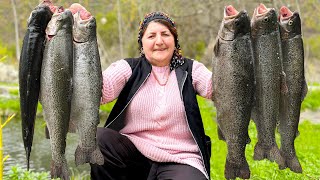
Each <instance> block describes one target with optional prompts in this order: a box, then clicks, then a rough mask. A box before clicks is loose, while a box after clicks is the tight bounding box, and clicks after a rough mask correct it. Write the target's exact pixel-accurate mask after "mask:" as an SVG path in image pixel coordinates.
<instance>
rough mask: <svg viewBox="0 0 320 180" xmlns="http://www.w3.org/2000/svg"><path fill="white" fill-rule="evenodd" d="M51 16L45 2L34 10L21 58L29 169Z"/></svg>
mask: <svg viewBox="0 0 320 180" xmlns="http://www.w3.org/2000/svg"><path fill="white" fill-rule="evenodd" d="M51 16H52V12H51V11H50V8H49V7H48V6H45V5H39V6H37V7H36V8H35V9H34V10H33V11H32V12H31V14H30V17H29V19H28V28H27V32H26V34H25V36H24V40H23V45H22V50H21V56H20V62H19V94H20V112H21V124H22V138H23V143H24V148H25V151H26V157H27V169H28V170H29V166H30V153H31V147H32V141H33V134H34V124H35V118H36V113H37V106H38V99H39V92H40V75H41V65H42V58H43V50H44V43H45V29H46V27H47V24H48V22H49V21H50V19H51Z"/></svg>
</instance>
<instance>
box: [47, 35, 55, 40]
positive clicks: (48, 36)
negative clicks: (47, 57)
mask: <svg viewBox="0 0 320 180" xmlns="http://www.w3.org/2000/svg"><path fill="white" fill-rule="evenodd" d="M54 36H55V35H49V34H48V35H47V39H48V41H51V39H52V38H53V37H54Z"/></svg>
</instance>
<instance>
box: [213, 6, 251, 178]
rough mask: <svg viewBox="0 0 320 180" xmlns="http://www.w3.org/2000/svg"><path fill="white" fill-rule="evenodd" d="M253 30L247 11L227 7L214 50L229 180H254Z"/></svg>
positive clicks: (219, 120) (215, 87)
mask: <svg viewBox="0 0 320 180" xmlns="http://www.w3.org/2000/svg"><path fill="white" fill-rule="evenodd" d="M250 30H251V29H250V18H249V16H248V14H247V12H246V11H244V10H243V11H240V12H238V11H237V10H236V9H235V8H234V7H233V6H231V5H230V6H227V7H225V10H224V18H223V20H222V23H221V27H220V30H219V32H218V36H217V41H216V44H215V46H214V57H213V68H212V72H213V75H212V81H213V82H212V84H213V98H212V100H213V102H214V105H215V107H216V109H217V123H218V128H219V135H220V137H219V138H220V139H222V140H225V141H226V143H227V149H228V154H227V157H226V164H225V171H224V175H225V178H226V179H235V178H236V177H240V178H243V179H249V178H250V169H249V165H248V162H247V160H246V157H245V147H246V144H247V143H248V141H249V136H248V125H249V122H250V113H251V109H252V103H253V90H254V69H253V52H252V44H251V37H250Z"/></svg>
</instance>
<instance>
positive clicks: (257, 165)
mask: <svg viewBox="0 0 320 180" xmlns="http://www.w3.org/2000/svg"><path fill="white" fill-rule="evenodd" d="M0 86H1V87H4V86H7V85H6V84H0ZM9 86H10V87H12V86H17V85H12V84H10V85H9ZM7 93H9V95H10V99H8V98H6V97H4V96H0V110H1V111H0V112H2V113H3V112H7V113H6V114H8V112H9V114H12V113H16V112H19V98H18V91H17V90H16V89H15V88H13V89H9V90H8V91H7ZM0 94H1V93H0ZM198 99H199V106H200V109H201V115H202V118H203V121H204V126H205V131H206V134H207V135H209V136H210V137H211V140H212V157H211V170H210V173H211V177H212V179H213V180H220V179H224V165H225V158H226V154H227V150H226V143H225V142H223V141H220V140H218V138H217V133H216V132H217V129H216V127H217V125H216V123H215V109H214V107H213V104H212V102H210V101H207V100H205V99H203V98H198ZM319 99H320V90H319V89H318V90H313V91H310V92H309V93H308V95H307V97H306V99H305V100H304V101H303V104H302V109H303V110H304V109H311V110H316V109H319V108H320V100H319ZM113 104H114V102H112V103H109V104H107V105H103V106H101V108H100V110H101V114H102V115H106V114H108V112H110V109H111V108H112V106H113ZM38 110H39V112H38V114H39V115H41V111H42V109H41V106H40V107H39V109H38ZM2 115H3V114H2ZM17 115H19V113H18V114H17ZM299 131H300V136H298V137H297V139H296V141H295V146H296V151H297V156H298V158H299V160H300V163H301V165H302V168H303V173H302V174H296V173H293V172H291V171H290V170H288V169H285V170H279V168H278V165H277V164H276V163H274V162H269V161H267V160H263V161H254V160H253V158H252V156H253V148H254V145H255V143H256V141H257V140H256V134H257V133H256V129H255V125H254V123H252V122H251V123H250V126H249V135H250V138H251V143H250V144H248V145H247V148H246V156H247V160H248V163H249V166H250V170H251V179H254V180H256V179H257V180H258V179H259V180H262V179H268V180H270V179H271V180H278V179H295V180H296V179H297V180H309V179H310V180H320V171H319V169H320V153H319V149H320V144H319V142H320V135H319V133H320V124H318V125H317V124H311V123H310V122H308V121H304V122H302V123H301V124H300V125H299ZM277 140H278V142H279V135H278V134H277ZM83 176H84V175H83V174H81V175H77V173H76V172H75V174H74V175H73V177H72V179H75V180H77V179H79V180H80V179H82V178H80V177H83Z"/></svg>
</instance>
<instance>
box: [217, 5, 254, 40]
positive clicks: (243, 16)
mask: <svg viewBox="0 0 320 180" xmlns="http://www.w3.org/2000/svg"><path fill="white" fill-rule="evenodd" d="M249 33H250V18H249V16H248V13H247V12H246V11H245V10H242V11H240V12H238V11H237V10H236V9H235V8H234V7H233V6H231V5H229V6H226V7H225V9H224V17H223V20H222V23H221V27H220V30H219V36H220V38H222V39H223V40H227V41H232V40H234V39H235V38H237V37H240V36H243V35H246V34H249Z"/></svg>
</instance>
